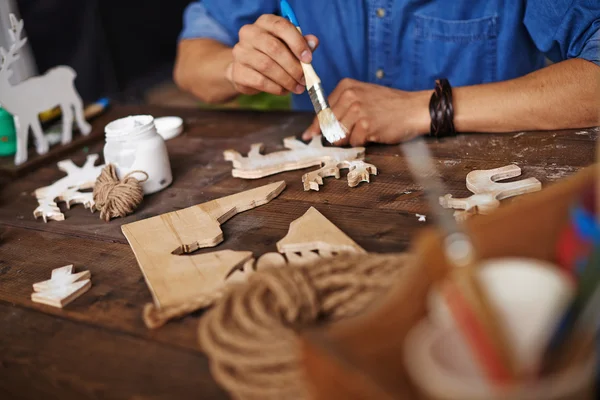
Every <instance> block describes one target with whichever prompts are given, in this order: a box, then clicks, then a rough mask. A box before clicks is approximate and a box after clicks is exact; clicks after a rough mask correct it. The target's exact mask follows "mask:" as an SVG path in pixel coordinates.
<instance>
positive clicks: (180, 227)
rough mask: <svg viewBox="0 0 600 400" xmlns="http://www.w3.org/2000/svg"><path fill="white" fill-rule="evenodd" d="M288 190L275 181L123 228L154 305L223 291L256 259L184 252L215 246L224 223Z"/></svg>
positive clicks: (233, 254)
mask: <svg viewBox="0 0 600 400" xmlns="http://www.w3.org/2000/svg"><path fill="white" fill-rule="evenodd" d="M284 188H285V182H283V181H280V182H275V183H271V184H269V185H265V186H261V187H259V188H256V189H252V190H248V191H245V192H241V193H237V194H234V195H231V196H227V197H223V198H220V199H216V200H212V201H209V202H207V203H203V204H199V205H196V206H192V207H189V208H186V209H183V210H179V211H174V212H170V213H167V214H162V215H158V216H156V217H152V218H148V219H145V220H142V221H137V222H134V223H131V224H127V225H123V227H122V228H121V229H122V230H123V233H124V234H125V237H126V238H127V240H128V241H129V244H130V245H131V248H132V249H133V252H134V254H135V257H136V259H137V261H138V264H139V266H140V269H141V270H142V272H143V274H144V277H145V278H146V283H147V284H148V287H149V288H150V291H151V292H152V296H153V298H154V304H155V306H156V307H158V308H162V307H168V306H176V305H181V304H182V303H184V302H186V301H189V300H191V299H194V298H197V297H198V296H199V295H202V294H206V293H213V292H215V291H217V290H219V289H220V288H222V287H223V285H224V284H225V278H226V277H227V275H228V274H229V273H230V272H231V271H232V270H234V269H235V268H236V267H238V266H240V265H242V264H244V263H245V262H246V261H248V260H249V259H250V258H252V253H251V252H248V251H241V252H236V251H230V250H225V251H220V252H215V253H208V254H201V255H192V256H190V255H185V253H190V252H192V251H195V250H197V249H200V248H205V247H213V246H216V245H217V244H219V243H220V242H222V241H223V231H222V230H221V227H220V226H221V224H222V223H224V222H225V221H227V220H228V219H230V218H231V217H233V216H234V215H236V214H238V213H240V212H243V211H246V210H250V209H252V208H255V207H258V206H260V205H263V204H265V203H268V202H269V201H271V199H273V198H274V197H276V196H277V195H279V193H281V192H282V191H283V189H284ZM174 250H177V251H174ZM173 253H175V254H173Z"/></svg>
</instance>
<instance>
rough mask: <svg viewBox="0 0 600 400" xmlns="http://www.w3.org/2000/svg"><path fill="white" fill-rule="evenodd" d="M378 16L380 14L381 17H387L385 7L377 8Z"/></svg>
mask: <svg viewBox="0 0 600 400" xmlns="http://www.w3.org/2000/svg"><path fill="white" fill-rule="evenodd" d="M377 16H378V17H379V18H383V17H385V10H384V9H383V8H378V9H377Z"/></svg>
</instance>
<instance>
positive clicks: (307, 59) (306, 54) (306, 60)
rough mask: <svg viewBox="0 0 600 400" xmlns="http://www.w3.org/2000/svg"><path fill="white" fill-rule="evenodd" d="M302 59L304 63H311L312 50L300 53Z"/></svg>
mask: <svg viewBox="0 0 600 400" xmlns="http://www.w3.org/2000/svg"><path fill="white" fill-rule="evenodd" d="M300 61H302V62H303V63H307V64H308V63H309V62H311V61H312V55H311V53H310V51H308V50H304V51H303V52H302V54H300Z"/></svg>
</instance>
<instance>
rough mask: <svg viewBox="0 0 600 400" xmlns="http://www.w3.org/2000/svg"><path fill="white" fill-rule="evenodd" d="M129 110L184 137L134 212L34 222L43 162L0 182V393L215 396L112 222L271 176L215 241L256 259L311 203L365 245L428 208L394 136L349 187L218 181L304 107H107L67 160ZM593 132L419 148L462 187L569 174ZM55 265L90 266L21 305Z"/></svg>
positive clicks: (413, 227)
mask: <svg viewBox="0 0 600 400" xmlns="http://www.w3.org/2000/svg"><path fill="white" fill-rule="evenodd" d="M131 114H152V115H154V116H164V115H179V116H181V117H183V118H184V119H185V123H186V129H185V132H184V134H183V135H181V136H180V137H178V138H175V139H173V140H171V141H169V142H168V148H169V154H170V157H171V165H172V170H173V175H174V182H173V184H172V186H171V187H169V188H168V189H167V190H164V191H163V192H161V193H157V194H155V195H152V196H148V197H146V198H145V199H144V202H143V203H142V205H141V206H140V208H139V209H138V210H137V211H136V213H135V214H134V215H131V216H129V217H127V218H124V219H120V220H113V221H111V222H110V223H105V222H103V221H101V220H100V219H99V218H98V213H95V214H92V213H90V212H89V210H86V209H84V208H83V207H82V206H75V207H74V208H73V209H71V210H69V211H67V212H66V213H65V217H66V220H65V221H62V222H56V221H50V222H48V223H44V222H43V221H42V220H36V219H35V218H34V217H33V210H34V209H35V207H36V206H37V202H36V200H35V198H34V197H33V196H32V192H33V191H34V190H35V189H36V188H38V187H41V186H46V185H48V184H50V183H52V182H54V181H55V180H57V179H59V178H60V177H62V176H63V173H62V172H60V171H59V170H58V169H57V168H56V165H55V163H54V162H50V161H47V162H46V163H45V164H44V165H42V166H40V167H39V168H38V169H36V170H34V171H33V172H30V173H29V174H27V175H25V176H23V177H22V178H19V179H16V180H15V179H13V178H8V177H3V178H0V187H1V191H0V192H1V193H0V232H1V238H0V398H6V399H39V398H45V399H61V400H66V399H77V400H80V399H86V398H102V399H126V398H127V399H188V398H189V399H192V398H193V399H198V398H202V399H209V398H210V399H213V398H215V399H219V398H227V395H226V394H225V393H224V392H223V391H222V390H221V389H220V388H219V387H218V385H217V384H216V383H215V382H214V381H213V380H212V378H211V375H210V372H209V368H208V363H207V359H206V358H205V357H204V356H203V355H202V353H201V352H200V350H199V348H198V345H197V342H196V327H197V324H198V319H199V318H200V314H198V315H194V316H190V317H187V318H185V319H183V320H181V321H177V322H171V323H169V324H168V325H167V326H165V327H163V328H161V329H158V330H156V331H150V330H148V329H146V327H145V326H144V324H143V323H142V320H141V312H142V307H143V305H144V304H145V303H148V302H150V301H151V296H150V293H149V291H148V288H147V287H146V284H145V282H144V279H143V277H142V273H141V271H140V269H139V268H138V265H137V263H136V261H135V258H134V256H133V253H132V251H131V249H130V247H129V246H128V245H127V242H126V240H125V237H124V236H123V234H122V233H121V229H120V227H121V224H123V223H128V222H132V221H135V220H139V219H143V218H147V217H150V216H154V215H157V214H161V213H165V212H168V211H173V210H177V209H180V208H185V207H188V206H191V205H193V204H198V203H202V202H205V201H208V200H210V199H214V198H218V197H222V196H225V195H229V194H233V193H236V192H238V191H242V190H247V189H250V188H253V187H257V186H261V185H264V184H266V183H269V182H274V181H277V180H281V179H285V181H286V182H287V185H288V186H287V189H286V190H285V191H284V192H283V193H282V194H281V195H280V196H279V197H278V198H277V199H275V200H274V201H272V202H271V203H269V204H267V205H264V206H261V207H259V208H256V209H254V210H251V211H248V212H245V213H243V214H240V215H237V216H235V217H234V218H233V219H231V220H230V221H229V222H227V223H226V224H224V225H223V231H224V233H225V242H224V243H222V244H221V245H220V246H219V247H217V249H219V250H223V249H233V250H251V251H253V252H254V254H255V256H260V255H261V254H262V253H264V252H267V251H275V242H276V241H277V240H279V239H281V238H282V237H283V236H284V235H285V234H286V232H287V230H288V226H289V223H290V222H291V221H293V220H294V219H296V218H298V217H300V216H301V215H302V214H303V213H304V212H305V211H306V210H307V209H308V208H309V207H310V206H315V207H316V208H317V209H318V210H319V211H321V212H322V213H323V214H324V215H325V216H326V217H327V218H329V219H330V220H331V221H332V222H333V223H334V224H336V225H337V226H338V227H339V228H341V229H342V230H343V231H344V232H346V233H347V234H348V235H349V236H351V237H352V238H353V239H354V240H355V241H356V242H358V243H359V244H360V245H361V246H363V247H364V248H365V249H366V250H367V251H369V252H397V251H402V250H404V249H406V248H407V245H408V244H409V242H410V240H411V238H412V237H413V236H414V234H415V232H416V231H417V230H418V229H419V228H421V227H423V226H425V225H426V224H428V223H429V222H426V223H423V222H419V221H418V218H417V216H416V215H415V214H417V213H418V214H425V215H428V210H427V206H426V203H425V199H424V198H423V193H422V191H421V190H420V188H419V187H418V186H417V185H416V184H415V183H414V182H413V180H412V178H411V175H410V173H409V172H408V170H407V165H406V163H405V162H404V160H403V158H402V156H401V151H400V149H399V148H398V147H397V146H370V147H369V148H368V150H367V159H368V161H369V162H371V163H373V164H375V165H376V166H377V167H378V168H379V172H380V174H379V175H378V176H376V177H373V178H372V182H371V183H370V184H364V183H363V184H361V185H360V186H358V187H356V188H348V186H347V183H346V180H345V177H344V176H343V177H342V178H341V179H340V180H339V181H336V180H335V179H333V178H328V179H326V182H325V185H324V186H322V188H321V191H320V192H304V191H303V189H302V183H301V175H302V174H303V173H304V172H306V171H293V172H288V173H283V174H280V175H276V176H271V177H267V178H263V179H259V180H255V181H251V180H241V179H237V178H232V177H231V164H230V163H229V162H225V161H224V160H223V156H222V152H223V150H226V149H229V148H234V149H236V150H238V151H241V152H242V153H245V152H247V151H248V149H249V146H250V144H251V143H256V142H263V143H265V145H266V150H267V151H273V150H280V149H281V148H282V146H281V140H282V139H283V138H284V137H286V136H292V135H298V134H300V133H301V132H302V131H303V129H304V128H305V127H307V126H308V124H309V123H310V121H311V115H310V114H297V113H257V112H244V111H198V110H189V109H186V110H183V109H181V110H180V109H162V108H160V109H159V108H153V107H125V106H117V107H113V108H112V109H111V110H110V112H109V113H107V114H106V115H104V116H103V117H101V118H100V119H98V120H97V121H95V123H94V134H95V135H97V136H96V137H97V138H98V140H97V141H96V142H94V143H92V144H90V145H89V147H88V148H79V149H73V150H71V151H70V153H68V154H67V157H69V158H72V159H73V161H74V162H75V163H77V164H78V165H81V163H83V161H84V159H85V156H86V153H100V154H101V153H102V147H103V141H102V140H101V138H102V130H103V128H104V125H105V124H106V123H107V122H109V121H111V120H113V119H116V118H119V117H122V116H126V115H131ZM598 131H599V129H597V128H596V129H586V130H578V131H561V132H541V133H511V134H495V135H483V134H479V135H461V136H458V137H455V138H449V139H446V140H442V141H433V140H432V141H431V142H430V146H431V149H432V152H433V154H434V155H435V157H436V160H437V163H438V167H439V171H440V173H441V175H442V177H443V180H444V181H445V183H446V184H447V186H448V188H449V191H450V192H451V193H452V194H453V195H455V196H465V195H468V194H469V193H468V191H467V190H466V187H465V175H466V174H467V173H468V172H469V171H471V170H472V169H487V168H495V167H500V166H504V165H507V164H509V163H516V164H518V165H519V166H521V167H522V169H523V173H524V174H523V175H524V177H531V176H533V177H536V178H538V179H539V180H540V181H542V184H543V185H548V184H551V183H552V182H554V181H557V180H559V179H561V178H563V177H566V176H569V175H571V174H573V173H575V172H576V171H578V170H579V169H580V168H582V167H584V166H587V165H590V164H591V163H592V162H593V161H594V159H595V150H594V149H595V146H594V141H595V140H596V137H597V135H598ZM55 161H56V160H55ZM11 179H12V180H11ZM515 201H518V199H515ZM205 251H207V252H209V251H214V249H206V250H205ZM67 264H74V265H75V267H76V268H78V269H88V270H90V271H91V273H92V283H93V286H92V288H91V289H90V291H89V292H87V293H86V294H84V295H83V296H82V297H80V298H79V299H77V300H76V301H75V302H73V303H71V304H69V305H68V306H67V307H66V308H65V309H64V310H60V309H55V308H52V307H47V306H43V305H38V304H34V303H32V302H31V301H30V295H31V291H32V287H31V285H32V284H33V283H34V282H38V281H42V280H46V279H48V278H49V277H50V272H51V270H52V269H53V268H57V267H61V266H64V265H67Z"/></svg>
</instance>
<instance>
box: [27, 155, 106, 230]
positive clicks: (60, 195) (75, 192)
mask: <svg viewBox="0 0 600 400" xmlns="http://www.w3.org/2000/svg"><path fill="white" fill-rule="evenodd" d="M96 160H98V154H90V155H88V156H87V159H86V161H85V164H84V165H83V167H78V166H77V165H75V164H74V163H73V161H71V160H63V161H60V162H59V163H58V168H59V169H60V170H61V171H64V172H66V173H67V176H65V177H64V178H62V179H59V180H58V181H56V182H54V183H53V184H52V185H50V186H46V187H43V188H39V189H37V190H36V191H35V197H36V198H37V201H38V203H39V206H38V207H37V208H36V209H35V210H34V211H33V216H34V217H35V218H39V217H42V218H43V219H44V222H48V220H49V219H50V220H55V221H63V220H64V219H65V215H64V214H63V213H62V212H61V211H60V208H58V205H57V202H64V203H65V204H66V205H67V208H71V206H72V205H73V204H83V206H84V207H85V208H89V209H90V210H91V211H92V212H94V211H95V208H94V197H93V194H92V193H91V192H80V190H85V189H91V188H93V187H94V184H95V182H96V178H97V177H98V176H99V175H100V172H102V168H104V165H97V166H96V165H94V164H95V163H96Z"/></svg>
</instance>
